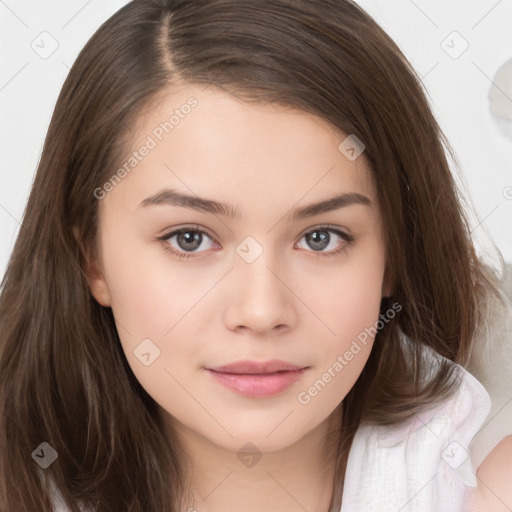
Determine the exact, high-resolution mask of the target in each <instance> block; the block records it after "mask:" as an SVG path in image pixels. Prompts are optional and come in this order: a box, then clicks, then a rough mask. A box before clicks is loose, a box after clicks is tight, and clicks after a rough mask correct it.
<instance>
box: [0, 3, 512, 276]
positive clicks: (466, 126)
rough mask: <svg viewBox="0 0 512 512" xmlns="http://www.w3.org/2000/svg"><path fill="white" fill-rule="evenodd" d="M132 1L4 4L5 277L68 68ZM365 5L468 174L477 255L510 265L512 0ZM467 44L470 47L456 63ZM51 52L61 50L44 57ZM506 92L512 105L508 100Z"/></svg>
mask: <svg viewBox="0 0 512 512" xmlns="http://www.w3.org/2000/svg"><path fill="white" fill-rule="evenodd" d="M126 3H127V2H126V1H125V0H108V1H100V0H89V1H87V0H80V1H77V0H73V1H69V0H68V1H64V0H52V1H45V2H35V1H31V2H23V3H21V2H16V1H14V0H0V45H1V46H0V47H1V56H0V59H1V60H0V154H1V160H0V240H1V243H0V276H3V274H4V272H5V267H6V265H7V261H8V258H9V255H10V253H11V250H12V247H13V244H14V240H15V238H16V236H17V233H18V230H19V224H20V221H21V219H22V216H23V211H24V208H25V203H26V200H27V197H28V193H29V190H30V187H31V184H32V179H33V176H34V173H35V170H36V167H37V163H38V161H39V158H40V154H41V150H42V146H43V141H44V137H45V135H46V131H47V128H48V124H49V121H50V117H51V114H52V111H53V107H54V105H55V101H56V99H57V95H58V93H59V91H60V88H61V86H62V84H63V82H64V79H65V78H66V75H67V73H68V71H69V68H70V67H71V65H72V63H73V62H74V60H75V58H76V56H77V55H78V52H79V51H80V50H81V48H82V47H83V46H84V44H85V43H86V41H87V40H88V39H89V38H90V37H91V35H92V34H93V33H94V32H95V31H96V29H97V28H98V27H99V25H100V24H101V23H102V22H103V21H105V20H106V19H107V18H108V17H109V16H111V15H112V14H113V13H114V12H115V11H117V10H118V9H119V8H120V7H122V6H123V5H124V4H126ZM359 3H360V5H361V6H362V7H364V8H365V9H366V10H367V11H368V12H369V13H370V14H371V15H373V16H374V17H375V18H376V20H377V21H378V22H379V23H380V24H381V25H382V26H383V28H384V29H385V30H386V31H387V32H388V33H389V34H390V35H391V37H392V38H393V39H394V40H395V41H396V42H397V44H398V46H399V47H400V48H401V49H402V51H403V52H404V53H405V55H406V56H407V58H408V59H409V60H410V61H411V62H412V64H413V66H414V67H415V68H416V69H417V71H418V73H419V74H420V76H421V77H423V80H422V81H423V83H424V85H425V87H426V89H427V91H428V94H429V99H430V101H431V105H432V108H433V111H434V114H435V115H436V117H437V119H438V120H439V122H440V124H441V127H442V128H443V130H444V131H445V133H446V134H447V136H448V138H449V140H450V142H451V144H452V146H453V148H454V149H455V152H456V155H457V158H458V160H459V162H460V164H461V167H462V170H463V180H462V183H461V185H462V186H463V187H464V188H463V193H464V194H466V196H468V195H469V197H470V198H471V201H472V205H473V207H474V209H475V212H474V213H473V212H471V213H470V215H471V217H470V218H471V226H472V230H473V234H474V236H475V239H476V241H477V247H478V250H479V253H480V254H481V255H482V256H483V257H485V258H486V259H487V260H488V261H489V262H496V261H497V256H496V254H495V253H494V252H493V248H492V244H491V239H492V240H494V242H495V243H496V245H497V247H498V248H499V249H500V250H501V252H502V254H503V256H504V258H505V259H506V260H507V261H511V260H512V230H511V229H510V227H511V219H512V188H511V187H512V140H509V139H507V138H506V137H505V135H503V134H502V132H501V131H500V130H499V128H498V126H497V125H496V123H495V122H494V120H493V118H492V116H491V114H490V111H489V102H488V93H489V89H490V87H491V85H492V81H493V79H494V76H495V73H496V71H497V70H498V68H499V67H500V66H501V65H503V64H504V63H505V62H506V61H507V60H509V59H511V58H512V30H511V27H512V0H472V1H463V0H459V1H446V0H429V1H427V0H385V1H383V0H359ZM454 31H456V32H458V33H459V34H460V36H462V38H463V39H461V38H460V37H459V36H457V35H455V36H454V35H453V32H454ZM464 40H465V41H467V44H468V45H469V46H468V48H467V50H466V51H464V53H462V54H461V55H460V56H458V55H457V54H458V53H459V52H460V51H461V50H462V49H463V48H464V47H465V45H466V43H465V42H464ZM443 41H444V43H443ZM52 45H53V46H56V45H58V47H56V49H55V51H53V53H51V55H47V54H45V52H47V53H49V52H51V51H52V50H53V49H54V48H53V47H52ZM447 51H448V52H451V53H452V55H449V54H448V53H447ZM455 56H456V57H457V58H454V57H455ZM511 87H512V84H511ZM503 92H504V93H505V94H506V98H507V99H506V101H508V100H509V99H510V101H511V103H512V92H511V91H510V90H507V89H505V90H503Z"/></svg>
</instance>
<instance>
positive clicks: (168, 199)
mask: <svg viewBox="0 0 512 512" xmlns="http://www.w3.org/2000/svg"><path fill="white" fill-rule="evenodd" d="M357 204H361V205H364V206H370V207H371V206H372V202H371V201H370V199H369V198H368V197H366V196H364V195H362V194H359V193H357V192H349V193H344V194H340V195H337V196H334V197H331V198H329V199H325V200H323V201H320V202H317V203H313V204H309V205H307V206H303V207H302V208H296V209H294V210H292V211H291V212H290V214H289V218H290V220H299V219H305V218H308V217H313V216H315V215H319V214H321V213H326V212H329V211H332V210H337V209H339V208H345V207H347V206H352V205H357ZM154 205H168V206H181V207H183V208H189V209H192V210H197V211H201V212H206V213H213V214H219V215H223V216H227V217H231V218H238V219H239V218H241V217H242V215H241V213H240V211H239V210H238V209H237V208H234V207H233V206H230V205H227V204H225V203H221V202H218V201H214V200H213V199H206V198H203V197H199V196H190V195H188V194H183V193H181V192H178V191H177V190H173V189H169V188H166V189H163V190H161V191H160V192H157V193H156V194H155V195H152V196H150V197H147V198H146V199H144V200H143V201H142V202H141V203H140V205H139V207H143V208H145V207H148V206H154Z"/></svg>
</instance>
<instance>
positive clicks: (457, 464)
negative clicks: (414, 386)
mask: <svg viewBox="0 0 512 512" xmlns="http://www.w3.org/2000/svg"><path fill="white" fill-rule="evenodd" d="M439 357H440V356H439ZM458 367H459V370H460V371H461V372H462V374H463V377H462V382H461V386H460V388H459V390H458V391H457V392H456V393H455V394H454V395H453V396H452V397H451V398H450V399H449V400H448V401H446V402H445V403H444V404H443V405H441V406H439V407H437V408H435V409H433V410H430V411H427V412H424V413H422V414H420V415H415V416H414V417H413V418H412V419H411V420H410V421H408V422H406V423H405V424H403V425H400V426H398V427H391V428H390V427H385V426H369V425H361V426H360V427H359V429H358V430H357V432H356V434H355V436H354V441H353V443H352V447H351V449H350V452H349V458H348V462H347V470H346V477H345V484H344V490H343V499H342V507H341V512H387V511H389V512H460V511H461V510H462V509H463V506H464V500H465V492H466V489H468V488H469V487H476V485H477V480H476V476H475V473H476V468H474V467H473V464H472V457H471V447H470V446H469V445H470V442H471V440H472V439H473V438H474V436H475V435H476V433H477V432H478V430H479V429H480V427H481V426H482V424H483V422H484V421H485V419H486V417H487V415H488V413H489V410H490V408H491V399H490V396H489V394H488V392H487V391H486V389H485V388H484V387H483V385H482V384H481V383H480V382H479V381H478V380H477V379H476V378H475V377H473V376H472V375H471V374H470V373H469V372H467V371H466V370H465V369H464V368H462V367H461V366H460V365H458Z"/></svg>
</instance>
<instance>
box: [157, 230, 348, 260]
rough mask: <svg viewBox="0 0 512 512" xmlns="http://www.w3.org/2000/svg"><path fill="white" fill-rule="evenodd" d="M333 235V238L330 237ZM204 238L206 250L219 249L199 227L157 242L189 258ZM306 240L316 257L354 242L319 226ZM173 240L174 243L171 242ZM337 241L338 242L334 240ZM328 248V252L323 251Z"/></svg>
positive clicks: (305, 237)
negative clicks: (208, 245) (206, 240)
mask: <svg viewBox="0 0 512 512" xmlns="http://www.w3.org/2000/svg"><path fill="white" fill-rule="evenodd" d="M332 234H334V236H332ZM205 238H207V239H209V240H210V241H211V242H212V244H211V245H210V247H207V248H206V250H208V249H209V248H212V246H215V247H217V248H220V245H219V244H218V243H217V242H216V241H215V240H214V238H213V235H211V234H210V233H209V232H208V231H206V230H205V229H203V228H200V227H199V226H186V227H182V228H180V229H175V230H172V231H168V232H167V233H165V234H164V235H162V236H161V237H158V238H157V240H159V241H160V242H162V245H163V247H164V249H165V250H166V251H169V252H170V253H172V254H173V255H175V256H178V257H179V258H185V259H187V258H190V257H193V256H194V253H201V252H205V251H199V250H198V249H199V248H200V247H201V245H202V244H203V242H204V241H205ZM303 238H304V239H306V241H307V244H308V245H309V246H310V247H311V248H312V249H313V250H312V251H309V252H314V253H316V254H318V256H334V255H335V254H339V253H341V252H342V251H344V250H345V249H346V248H347V247H348V246H349V245H350V244H351V243H353V242H354V237H353V236H352V235H349V234H348V233H345V232H344V231H342V230H340V229H338V228H336V227H333V226H319V227H317V228H314V229H312V230H309V231H308V232H306V233H304V234H303V235H302V236H301V240H302V239H303ZM173 239H174V241H173ZM336 239H338V240H336ZM329 247H330V250H327V251H326V250H325V249H327V248H329Z"/></svg>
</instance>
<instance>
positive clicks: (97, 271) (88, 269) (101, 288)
mask: <svg viewBox="0 0 512 512" xmlns="http://www.w3.org/2000/svg"><path fill="white" fill-rule="evenodd" d="M73 233H74V235H75V238H76V239H77V242H78V244H79V246H80V247H81V253H82V262H81V265H82V270H83V273H84V275H85V279H86V281H87V284H88V286H89V290H90V292H91V294H92V296H93V297H94V298H95V299H96V301H97V302H98V303H99V304H101V305H102V306H105V307H110V291H109V289H108V285H107V281H106V280H105V277H104V275H103V272H102V270H101V268H100V265H99V261H98V258H97V256H96V255H95V254H94V255H92V254H91V252H92V251H91V249H90V247H89V246H88V247H87V248H86V250H84V249H83V246H82V244H81V243H80V241H79V234H78V229H77V228H76V226H75V227H74V228H73Z"/></svg>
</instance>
